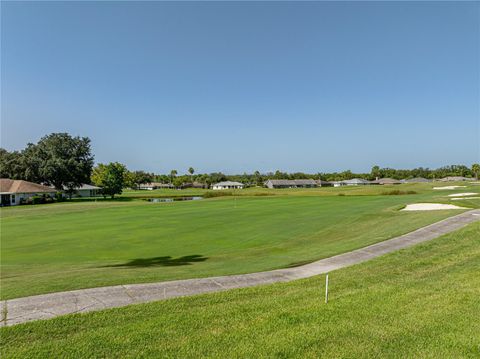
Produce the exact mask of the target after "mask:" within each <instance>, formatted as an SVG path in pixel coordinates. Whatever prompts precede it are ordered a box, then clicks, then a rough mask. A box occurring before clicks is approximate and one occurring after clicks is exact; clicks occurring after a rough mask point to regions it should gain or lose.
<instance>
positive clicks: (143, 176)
mask: <svg viewBox="0 0 480 359" xmlns="http://www.w3.org/2000/svg"><path fill="white" fill-rule="evenodd" d="M152 180H153V175H152V174H150V173H147V172H145V171H133V172H128V174H127V181H126V182H125V185H126V187H130V188H136V189H138V187H139V186H140V185H141V184H144V183H149V182H152Z"/></svg>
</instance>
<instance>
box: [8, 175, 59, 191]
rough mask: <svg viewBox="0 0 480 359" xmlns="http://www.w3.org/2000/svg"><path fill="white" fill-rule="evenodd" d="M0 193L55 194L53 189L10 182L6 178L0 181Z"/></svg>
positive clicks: (23, 182) (32, 184) (30, 183)
mask: <svg viewBox="0 0 480 359" xmlns="http://www.w3.org/2000/svg"><path fill="white" fill-rule="evenodd" d="M0 192H1V193H55V192H56V190H55V189H54V188H50V187H47V186H44V185H41V184H38V183H33V182H28V181H23V180H12V179H8V178H1V179H0Z"/></svg>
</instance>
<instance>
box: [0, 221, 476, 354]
mask: <svg viewBox="0 0 480 359" xmlns="http://www.w3.org/2000/svg"><path fill="white" fill-rule="evenodd" d="M479 233H480V224H479V223H478V222H477V223H475V224H471V225H469V226H468V227H466V228H464V229H462V230H460V231H457V232H453V233H450V234H448V235H445V236H442V237H440V238H437V239H434V240H432V241H430V242H427V243H424V244H420V245H417V246H414V247H412V248H408V249H405V250H401V251H398V252H395V253H391V254H388V255H385V256H382V257H379V258H376V259H374V260H371V261H368V262H365V263H362V264H358V265H355V266H352V267H349V268H344V269H341V270H337V271H334V272H332V273H330V285H329V289H330V290H329V293H330V300H329V303H328V304H325V303H324V297H323V293H324V283H325V278H324V276H316V277H313V278H310V279H306V280H298V281H293V282H290V283H285V284H274V285H269V286H262V287H257V288H247V289H237V290H231V291H227V292H223V293H214V294H206V295H200V296H195V297H189V298H176V299H172V300H167V301H162V302H156V303H149V304H141V305H132V306H129V307H125V308H117V309H111V310H105V311H100V312H95V313H87V314H76V315H69V316H65V317H59V318H55V319H52V320H47V321H38V322H32V323H27V324H23V325H17V326H14V327H7V328H2V329H1V334H2V335H1V338H2V350H1V353H2V357H5V358H93V357H95V358H139V357H145V358H146V357H150V358H158V357H168V358H199V357H205V358H225V357H232V358H265V357H269V358H270V357H275V358H289V357H297V358H318V357H325V358H372V357H373V358H478V357H479V356H480V348H479V346H478V343H479V342H480V322H479V321H478V320H476V319H475V318H477V316H478V313H479V312H480V301H479V300H478V298H479V296H480V276H479V275H478V273H479V271H480V236H479Z"/></svg>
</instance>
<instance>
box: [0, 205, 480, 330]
mask: <svg viewBox="0 0 480 359" xmlns="http://www.w3.org/2000/svg"><path fill="white" fill-rule="evenodd" d="M478 220H480V210H471V211H467V212H463V213H462V214H459V215H456V216H453V217H450V218H447V219H444V220H442V221H440V222H437V223H434V224H431V225H429V226H426V227H423V228H420V229H418V230H416V231H414V232H410V233H408V234H405V235H402V236H399V237H396V238H392V239H389V240H386V241H383V242H379V243H376V244H373V245H370V246H368V247H364V248H361V249H357V250H354V251H351V252H348V253H344V254H340V255H336V256H334V257H330V258H326V259H322V260H319V261H316V262H313V263H310V264H306V265H303V266H299V267H295V268H287V269H278V270H272V271H268V272H258V273H250V274H239V275H230V276H222V277H210V278H200V279H186V280H176V281H170V282H160V283H147V284H129V285H117V286H111V287H100V288H90V289H80V290H73V291H68V292H58V293H51V294H43V295H36V296H31V297H24V298H17V299H11V300H6V301H2V302H1V307H2V321H1V323H0V324H1V326H5V325H7V326H8V325H15V324H20V323H25V322H29V321H32V320H39V319H49V318H54V317H57V316H60V315H65V314H72V313H85V312H90V311H95V310H102V309H106V308H115V307H123V306H126V305H130V304H136V303H146V302H152V301H158V300H163V299H168V298H175V297H181V296H188V295H194V294H201V293H210V292H218V291H223V290H227V289H233V288H243V287H252V286H256V285H261V284H269V283H276V282H288V281H291V280H295V279H301V278H308V277H312V276H315V275H318V274H322V273H327V272H330V271H333V270H335V269H339V268H343V267H347V266H350V265H353V264H356V263H361V262H365V261H368V260H370V259H372V258H375V257H379V256H381V255H383V254H386V253H390V252H393V251H396V250H398V249H402V248H406V247H410V246H413V245H415V244H417V243H421V242H425V241H428V240H431V239H434V238H437V237H439V236H441V235H443V234H446V233H449V232H452V231H455V230H457V229H459V228H462V227H464V226H466V225H467V224H469V223H472V222H475V221H478Z"/></svg>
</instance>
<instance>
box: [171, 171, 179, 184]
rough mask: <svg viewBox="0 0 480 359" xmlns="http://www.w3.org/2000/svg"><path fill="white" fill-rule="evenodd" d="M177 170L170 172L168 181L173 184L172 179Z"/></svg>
mask: <svg viewBox="0 0 480 359" xmlns="http://www.w3.org/2000/svg"><path fill="white" fill-rule="evenodd" d="M177 173H178V172H177V170H171V171H170V181H171V182H172V183H173V179H174V178H175V176H176V175H177Z"/></svg>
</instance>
